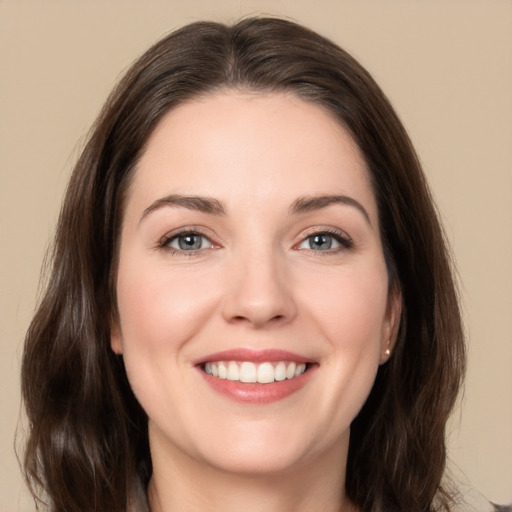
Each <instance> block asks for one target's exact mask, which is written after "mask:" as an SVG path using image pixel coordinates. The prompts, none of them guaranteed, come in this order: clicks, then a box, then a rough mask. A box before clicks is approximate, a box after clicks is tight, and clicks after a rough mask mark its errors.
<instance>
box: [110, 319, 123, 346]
mask: <svg viewBox="0 0 512 512" xmlns="http://www.w3.org/2000/svg"><path fill="white" fill-rule="evenodd" d="M110 348H111V349H112V351H113V352H114V353H115V354H117V355H121V354H122V353H123V337H122V335H121V326H120V325H119V321H118V320H117V319H113V320H112V321H111V322H110Z"/></svg>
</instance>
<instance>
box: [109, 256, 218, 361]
mask: <svg viewBox="0 0 512 512" xmlns="http://www.w3.org/2000/svg"><path fill="white" fill-rule="evenodd" d="M130 267H131V268H130ZM213 289H214V288H213V286H210V283H209V281H208V276H202V275H201V273H200V272H198V273H196V274H194V275H190V273H188V272H170V271H169V269H168V268H167V267H166V266H165V264H163V265H161V267H160V269H157V270H156V271H155V268H154V267H152V268H148V269H147V270H146V269H145V268H144V266H141V265H133V264H132V265H125V266H124V267H121V268H120V271H119V275H118V283H117V293H118V308H119V316H120V323H121V332H122V339H123V350H124V351H125V352H126V351H130V350H134V351H146V352H155V351H156V354H157V355H158V353H160V352H161V351H165V352H167V353H168V352H172V351H174V350H178V348H179V347H180V346H181V345H182V344H183V343H185V342H186V341H187V340H188V339H190V338H192V337H193V336H194V334H195V333H196V332H197V330H198V329H200V328H201V325H202V324H203V323H204V321H205V319H206V318H207V317H208V316H210V314H211V312H212V310H213V309H214V308H215V302H216V301H215V297H214V296H213V294H212V291H211V290H213Z"/></svg>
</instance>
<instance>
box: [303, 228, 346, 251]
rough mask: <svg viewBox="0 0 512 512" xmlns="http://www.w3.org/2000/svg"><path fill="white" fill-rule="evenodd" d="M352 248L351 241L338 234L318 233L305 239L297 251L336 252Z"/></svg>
mask: <svg viewBox="0 0 512 512" xmlns="http://www.w3.org/2000/svg"><path fill="white" fill-rule="evenodd" d="M350 247H352V241H351V240H350V238H348V237H346V236H342V235H341V234H340V233H329V232H319V233H313V234H311V235H309V236H308V237H306V238H305V239H304V240H303V241H302V242H301V243H300V244H299V245H298V246H297V248H298V249H307V250H310V251H323V252H327V251H331V252H337V251H338V250H341V249H343V248H346V249H347V248H350Z"/></svg>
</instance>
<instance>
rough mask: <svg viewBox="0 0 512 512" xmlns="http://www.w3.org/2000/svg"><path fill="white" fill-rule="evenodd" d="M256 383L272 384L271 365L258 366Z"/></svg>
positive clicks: (272, 372) (272, 368)
mask: <svg viewBox="0 0 512 512" xmlns="http://www.w3.org/2000/svg"><path fill="white" fill-rule="evenodd" d="M258 382H259V383H260V384H268V383H269V382H274V367H273V366H272V364H271V363H262V364H260V365H259V366H258Z"/></svg>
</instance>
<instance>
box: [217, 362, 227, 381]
mask: <svg viewBox="0 0 512 512" xmlns="http://www.w3.org/2000/svg"><path fill="white" fill-rule="evenodd" d="M227 378H228V369H227V368H226V365H225V364H224V363H219V379H227Z"/></svg>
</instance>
